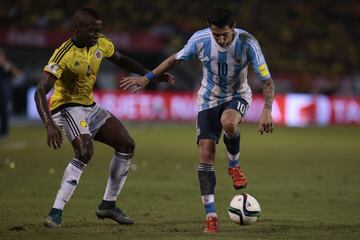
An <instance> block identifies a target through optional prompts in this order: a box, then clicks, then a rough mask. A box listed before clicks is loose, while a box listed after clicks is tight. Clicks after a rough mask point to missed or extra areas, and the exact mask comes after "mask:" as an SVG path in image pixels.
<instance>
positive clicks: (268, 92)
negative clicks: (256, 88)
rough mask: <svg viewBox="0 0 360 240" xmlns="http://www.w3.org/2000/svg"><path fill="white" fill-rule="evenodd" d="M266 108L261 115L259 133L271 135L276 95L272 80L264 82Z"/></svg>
mask: <svg viewBox="0 0 360 240" xmlns="http://www.w3.org/2000/svg"><path fill="white" fill-rule="evenodd" d="M263 94H264V107H263V110H262V112H261V115H260V120H259V125H258V131H259V132H260V133H261V134H263V133H271V132H272V131H273V122H272V116H271V109H272V103H273V100H274V95H275V86H274V81H273V79H272V78H268V79H266V80H264V81H263Z"/></svg>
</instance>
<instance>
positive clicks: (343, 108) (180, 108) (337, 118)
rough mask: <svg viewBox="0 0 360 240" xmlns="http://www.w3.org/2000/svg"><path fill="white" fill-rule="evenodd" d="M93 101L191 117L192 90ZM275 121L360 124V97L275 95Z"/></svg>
mask: <svg viewBox="0 0 360 240" xmlns="http://www.w3.org/2000/svg"><path fill="white" fill-rule="evenodd" d="M34 92H35V88H32V89H30V90H29V92H28V107H27V116H28V117H29V118H30V119H39V116H38V114H37V111H36V107H35V103H34V100H33V99H34V97H33V96H34ZM94 99H95V102H96V103H97V104H99V105H101V106H102V107H104V108H105V109H108V110H109V111H110V112H112V113H113V114H114V115H115V116H116V117H118V118H119V119H122V120H131V121H152V120H155V121H162V120H165V121H194V120H195V118H196V113H197V111H196V107H197V106H196V94H195V93H194V92H143V93H138V94H131V93H125V92H121V91H95V93H94ZM263 103H264V102H263V98H262V96H261V95H254V96H253V102H252V104H251V106H250V108H249V110H248V112H247V114H246V116H245V121H246V122H251V123H256V122H257V121H258V119H259V116H260V113H261V109H262V107H263ZM272 114H273V120H274V123H275V124H281V125H287V126H294V127H305V126H309V125H319V126H326V125H329V124H339V125H340V124H341V125H346V124H354V125H359V124H360V97H338V96H330V97H329V96H325V95H311V94H282V95H280V94H279V95H276V97H275V100H274V103H273V109H272Z"/></svg>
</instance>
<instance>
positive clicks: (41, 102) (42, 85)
mask: <svg viewBox="0 0 360 240" xmlns="http://www.w3.org/2000/svg"><path fill="white" fill-rule="evenodd" d="M55 81H56V79H55V78H54V77H53V76H52V75H43V76H42V78H41V79H40V81H39V84H38V86H37V88H36V92H35V96H34V99H35V103H36V108H37V111H38V113H39V115H40V117H41V120H42V121H43V123H44V125H45V126H47V125H49V124H51V123H53V121H52V118H51V114H50V111H49V108H48V102H47V99H46V94H47V93H48V92H49V91H50V90H51V88H52V87H53V86H54V83H55Z"/></svg>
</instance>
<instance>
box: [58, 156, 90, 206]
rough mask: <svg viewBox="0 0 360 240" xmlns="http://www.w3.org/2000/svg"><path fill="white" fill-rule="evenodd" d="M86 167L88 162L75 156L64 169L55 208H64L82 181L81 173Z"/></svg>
mask: <svg viewBox="0 0 360 240" xmlns="http://www.w3.org/2000/svg"><path fill="white" fill-rule="evenodd" d="M85 168H86V164H85V163H83V162H81V161H80V160H78V159H76V158H73V159H72V160H71V161H70V163H69V164H68V165H67V167H66V168H65V171H64V176H63V179H62V181H61V186H60V189H59V191H58V192H57V195H56V199H55V203H54V205H53V208H55V209H60V210H62V209H63V208H64V206H65V203H66V202H67V201H69V200H70V198H71V196H72V195H73V193H74V191H75V189H76V186H77V185H78V183H79V181H80V177H81V174H82V173H83V171H84V170H85Z"/></svg>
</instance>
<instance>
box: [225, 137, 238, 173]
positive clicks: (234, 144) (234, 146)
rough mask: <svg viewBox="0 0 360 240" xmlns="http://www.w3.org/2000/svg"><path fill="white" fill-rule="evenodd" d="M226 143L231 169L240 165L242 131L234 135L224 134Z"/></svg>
mask: <svg viewBox="0 0 360 240" xmlns="http://www.w3.org/2000/svg"><path fill="white" fill-rule="evenodd" d="M224 143H225V146H226V149H227V155H228V164H229V168H234V167H238V166H239V165H240V131H239V130H238V131H237V132H235V133H234V134H229V133H226V132H224Z"/></svg>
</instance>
